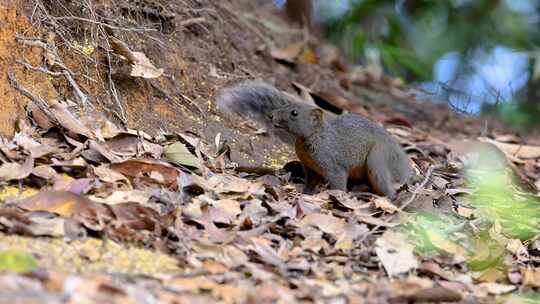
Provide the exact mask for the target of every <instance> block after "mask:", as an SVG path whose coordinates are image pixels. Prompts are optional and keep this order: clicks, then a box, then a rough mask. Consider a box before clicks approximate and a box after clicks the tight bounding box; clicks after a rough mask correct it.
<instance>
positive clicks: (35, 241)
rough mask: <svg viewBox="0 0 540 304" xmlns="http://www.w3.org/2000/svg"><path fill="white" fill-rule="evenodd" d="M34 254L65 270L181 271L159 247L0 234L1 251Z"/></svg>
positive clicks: (43, 264)
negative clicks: (148, 247) (148, 248)
mask: <svg viewBox="0 0 540 304" xmlns="http://www.w3.org/2000/svg"><path fill="white" fill-rule="evenodd" d="M7 249H17V250H22V251H25V252H28V253H31V254H32V255H33V256H34V258H35V260H36V262H37V264H38V267H44V268H47V269H54V270H57V271H61V272H69V273H73V272H77V273H81V274H84V273H91V272H117V273H137V274H148V275H150V274H156V273H171V272H177V271H179V270H180V269H179V267H178V263H177V261H176V260H175V259H174V258H172V257H170V256H168V255H165V254H162V253H159V252H156V251H155V250H147V249H142V248H136V247H129V246H127V245H120V244H117V243H115V242H113V241H109V240H107V241H103V240H99V239H95V238H86V239H82V240H77V241H73V242H70V243H66V242H65V241H63V240H61V239H53V238H40V237H32V238H28V237H22V236H18V235H6V234H3V233H0V250H7Z"/></svg>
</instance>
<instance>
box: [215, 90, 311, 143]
mask: <svg viewBox="0 0 540 304" xmlns="http://www.w3.org/2000/svg"><path fill="white" fill-rule="evenodd" d="M293 103H301V101H300V100H299V99H298V98H297V97H295V96H293V95H290V94H288V93H286V92H283V91H281V90H279V89H277V88H275V87H273V86H271V85H269V84H267V83H265V82H263V81H260V80H247V81H243V82H240V83H238V84H236V85H234V86H231V87H227V88H225V89H223V90H221V91H220V92H219V94H218V96H217V99H216V104H217V108H218V110H219V111H220V112H222V113H224V114H227V115H231V114H235V115H238V116H242V117H248V118H251V119H253V120H255V121H257V122H259V123H261V124H263V126H264V127H265V129H266V130H267V131H268V132H270V133H271V134H273V135H276V136H277V137H278V138H279V139H281V140H282V141H283V142H285V143H288V144H293V143H294V136H292V135H291V134H290V133H289V132H286V131H284V130H280V129H276V128H275V127H274V126H273V124H272V112H273V111H274V110H276V109H278V108H281V107H285V106H288V105H291V104H293ZM231 117H232V116H231Z"/></svg>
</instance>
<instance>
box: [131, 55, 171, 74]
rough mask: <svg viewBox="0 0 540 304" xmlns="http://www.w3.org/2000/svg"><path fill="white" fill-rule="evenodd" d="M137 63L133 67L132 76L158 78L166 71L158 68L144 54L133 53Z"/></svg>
mask: <svg viewBox="0 0 540 304" xmlns="http://www.w3.org/2000/svg"><path fill="white" fill-rule="evenodd" d="M133 55H134V56H135V60H136V61H135V63H134V64H133V65H132V68H133V69H132V70H131V76H133V77H142V78H158V77H159V76H161V75H163V72H164V70H163V69H158V68H156V67H155V66H154V65H153V64H152V62H150V59H148V57H146V55H145V54H144V53H141V52H133Z"/></svg>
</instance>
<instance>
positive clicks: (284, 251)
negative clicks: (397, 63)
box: [0, 5, 540, 303]
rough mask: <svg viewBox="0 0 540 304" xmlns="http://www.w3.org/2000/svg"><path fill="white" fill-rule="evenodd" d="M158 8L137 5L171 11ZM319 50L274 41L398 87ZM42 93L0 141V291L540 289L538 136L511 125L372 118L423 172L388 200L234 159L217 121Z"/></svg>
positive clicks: (124, 50) (346, 104)
mask: <svg viewBox="0 0 540 304" xmlns="http://www.w3.org/2000/svg"><path fill="white" fill-rule="evenodd" d="M156 7H157V8H156ZM156 7H153V8H152V9H150V10H147V11H145V14H148V13H150V14H153V15H154V16H157V17H156V18H157V20H161V21H163V20H169V19H170V18H171V16H169V15H167V14H165V13H164V11H163V10H161V11H160V9H159V5H157V6H156ZM126 9H128V10H129V9H133V8H132V7H129V8H126ZM172 18H173V19H174V15H173V17H172ZM185 22H187V21H185ZM192 22H193V24H197V23H198V22H199V21H196V20H195V21H192ZM184 24H185V26H189V25H190V24H191V22H187V23H184ZM203 28H204V27H203ZM107 38H108V39H109V42H111V44H112V49H113V52H114V53H115V55H119V56H121V57H122V60H124V61H127V63H128V64H129V66H128V68H129V71H128V75H130V76H133V77H137V78H145V79H148V80H151V79H153V80H155V79H158V78H162V77H164V76H165V75H164V70H163V69H161V68H157V67H156V66H154V65H153V64H152V63H151V60H150V59H149V58H148V56H146V55H145V54H144V53H142V52H134V51H132V50H131V49H130V47H128V46H127V44H126V43H124V42H122V41H121V40H119V39H117V38H116V37H113V36H112V35H110V36H108V37H107ZM316 52H317V50H316V49H315V48H314V47H313V46H312V45H311V44H308V43H307V42H293V43H289V44H288V46H286V47H284V48H278V47H273V48H271V49H270V50H269V55H270V56H271V57H272V58H274V59H275V60H276V61H278V62H279V63H283V64H285V65H287V66H295V67H300V66H302V65H303V64H313V63H317V61H319V60H320V61H321V62H326V63H327V64H328V65H331V66H333V69H335V70H336V73H337V75H339V78H341V80H344V81H343V83H342V85H344V86H345V85H347V86H349V85H351V84H353V83H354V84H357V85H358V84H360V85H365V86H369V85H373V86H377V85H383V86H384V87H385V88H387V89H388V90H389V91H390V92H391V94H392V95H393V96H401V97H403V96H406V95H407V94H406V92H405V91H404V90H402V83H401V82H400V81H399V79H392V78H389V77H386V76H382V74H381V71H377V70H376V69H375V68H374V67H371V66H368V67H366V68H363V67H357V68H355V69H353V71H350V72H348V71H347V68H346V67H344V66H343V64H340V63H339V62H338V61H340V60H339V57H338V58H336V56H335V55H332V54H331V55H327V56H328V58H324V57H323V58H319V57H318V56H316V55H318V54H315V53H316ZM46 55H47V56H49V57H50V56H52V55H54V56H53V57H54V58H52V57H51V58H49V59H50V60H53V61H58V59H59V58H57V57H58V55H57V54H52V53H51V52H50V51H47V54H46ZM58 63H61V61H58V62H57V63H55V64H56V65H58ZM214 69H217V68H216V67H214ZM211 70H212V69H211ZM220 70H221V67H220ZM214 74H215V73H214ZM340 82H341V81H340ZM293 84H294V85H295V87H296V88H297V89H298V90H299V91H300V93H301V94H302V95H303V97H304V99H305V100H306V102H314V103H315V104H317V105H318V106H320V107H322V108H326V109H329V110H330V111H334V112H338V113H341V112H343V111H350V112H357V113H360V114H364V115H366V113H369V111H368V110H369V108H368V107H365V106H362V105H360V104H358V103H355V102H353V101H351V100H349V99H348V98H345V97H343V96H342V95H340V94H337V93H334V91H333V90H322V91H317V92H313V91H311V90H310V89H309V88H307V87H304V86H302V85H301V84H299V83H297V82H295V83H293ZM79 98H81V96H79ZM31 105H32V104H31ZM47 106H48V107H45V108H43V107H39V105H37V106H36V104H34V105H33V109H31V111H29V112H31V113H32V116H33V121H32V122H27V121H24V122H23V123H20V124H19V126H20V128H19V130H18V133H16V134H15V136H14V137H13V138H12V139H7V138H1V140H0V151H1V153H0V162H1V165H0V181H1V184H0V187H1V188H2V189H0V190H1V192H0V194H1V195H0V231H1V233H2V234H1V235H0V239H1V241H0V258H1V259H2V260H1V261H0V263H1V264H0V267H3V269H5V270H8V269H11V270H12V271H6V272H2V273H0V294H1V295H4V294H8V295H10V297H11V299H27V300H34V301H36V302H37V301H39V300H41V301H47V300H50V301H51V302H59V303H67V302H96V303H97V302H102V301H108V302H122V303H123V302H130V301H131V302H135V301H140V300H141V299H145V302H148V303H184V302H187V303H191V302H198V303H205V302H208V303H215V302H223V303H266V302H269V303H270V302H286V303H289V302H329V303H364V302H365V303H388V302H422V301H424V302H426V301H427V302H458V301H466V300H470V299H474V301H477V302H479V303H491V302H493V301H494V299H499V300H509V301H517V303H527V302H525V301H528V300H529V299H534V297H535V295H534V294H533V295H532V296H531V295H530V294H529V293H528V292H534V291H537V289H538V288H540V287H539V286H538V278H539V277H540V275H539V273H540V271H539V269H540V268H539V261H540V259H539V256H540V255H539V252H540V245H539V241H538V235H539V231H538V227H540V225H539V224H538V219H539V218H540V216H538V215H539V210H538V209H539V208H538V206H537V205H538V201H539V198H538V193H537V190H536V188H535V186H534V184H536V185H539V184H540V170H538V168H540V166H539V164H540V162H539V158H540V154H539V153H538V151H540V148H539V147H538V146H534V145H532V144H521V142H520V139H519V138H516V137H515V136H513V135H512V134H497V135H496V136H492V137H493V138H486V137H480V138H478V139H477V140H475V143H476V144H474V145H471V142H470V141H456V142H447V141H444V140H442V139H438V138H435V137H433V136H432V135H430V134H428V133H426V132H422V131H421V130H420V129H417V128H415V127H412V125H413V124H412V123H411V122H410V120H407V119H406V118H403V117H400V116H392V117H387V116H381V117H376V118H377V119H379V120H380V121H384V122H385V123H386V124H388V125H392V126H391V127H389V128H388V129H389V131H390V132H391V133H392V134H393V135H395V136H396V137H397V139H398V141H399V142H400V144H402V145H403V146H404V147H405V148H406V149H407V151H408V153H409V155H410V156H411V157H412V159H413V161H414V163H415V166H416V170H417V172H418V173H419V179H418V180H417V181H415V182H412V183H411V184H409V185H406V186H405V187H403V188H402V189H400V191H399V196H398V199H397V200H396V201H394V202H391V201H388V200H387V199H385V198H381V197H377V196H375V195H373V194H370V193H367V192H365V191H363V190H360V191H353V192H350V193H344V192H340V191H330V190H325V191H323V192H321V193H320V194H317V195H305V194H302V193H300V192H299V191H297V189H300V188H301V187H297V186H298V185H297V184H296V183H295V182H294V181H293V180H292V179H291V178H290V176H289V175H287V174H281V173H282V172H278V173H274V171H265V173H262V174H253V173H248V172H245V173H242V172H241V170H235V164H233V163H231V162H230V160H229V159H227V158H226V157H224V156H225V154H226V153H224V152H223V151H221V152H219V151H220V148H224V147H223V146H222V145H221V144H222V142H221V138H220V136H219V135H220V134H221V133H220V134H218V136H216V138H215V147H214V145H208V144H206V143H205V141H204V140H203V139H202V138H198V137H197V136H196V135H194V134H193V133H189V135H188V134H178V133H176V134H168V133H162V134H159V135H158V136H150V135H147V134H144V133H143V132H140V131H136V130H129V129H125V128H122V127H119V126H117V125H116V124H114V123H112V122H111V121H109V120H107V119H104V118H103V117H102V116H100V115H99V114H98V113H94V112H93V111H87V112H85V113H76V112H75V110H74V107H73V103H72V102H70V101H69V100H65V101H60V100H56V99H53V100H48V101H47ZM485 144H489V148H486V147H487V146H486V145H485ZM477 146H478V147H484V148H485V149H484V148H479V149H476V148H475V147H477ZM471 148H473V149H471ZM479 151H480V152H479ZM486 151H488V152H486ZM489 151H491V152H489ZM258 172H263V171H258ZM486 172H487V173H486ZM531 184H532V186H531ZM20 236H27V238H21V239H19V238H20ZM21 240H26V241H28V240H31V241H30V242H31V243H32V244H31V245H28V244H26V245H22V244H21V242H22V241H21ZM34 240H35V242H32V241H34ZM53 243H54V244H56V245H58V246H57V247H55V246H54V245H51V244H53ZM63 244H65V245H66V246H64V248H65V247H67V248H70V249H72V250H71V251H70V254H71V255H72V257H70V259H73V260H74V261H76V262H73V263H72V264H69V263H68V265H67V266H66V265H60V264H61V261H62V259H56V257H60V256H62V253H61V251H62V250H63V249H62V248H63V247H62V245H63ZM81 244H86V245H81ZM80 246H81V247H80ZM12 248H21V249H15V251H14V250H13V249H12ZM6 261H7V262H6ZM99 261H105V263H104V264H105V265H101V266H98V267H94V265H95V264H96V262H99ZM122 263H124V264H129V266H127V267H119V264H120V266H122V265H124V264H122ZM108 264H109V265H108ZM74 265H75V266H76V267H72V266H74ZM36 266H37V267H36ZM516 290H519V291H520V293H515V291H516ZM521 292H523V294H522V293H521ZM508 294H511V295H510V296H508V297H506V298H505V297H496V296H504V295H508ZM0 297H2V296H0ZM519 301H522V302H519ZM512 303H513V302H512Z"/></svg>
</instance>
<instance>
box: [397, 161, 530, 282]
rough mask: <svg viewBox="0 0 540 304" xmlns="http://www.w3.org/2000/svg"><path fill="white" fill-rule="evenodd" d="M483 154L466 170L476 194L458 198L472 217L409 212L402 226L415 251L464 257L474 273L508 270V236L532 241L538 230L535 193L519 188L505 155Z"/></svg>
mask: <svg viewBox="0 0 540 304" xmlns="http://www.w3.org/2000/svg"><path fill="white" fill-rule="evenodd" d="M484 152H485V153H484V154H483V158H482V161H478V162H476V163H475V164H474V165H471V166H469V167H467V168H466V170H465V174H466V177H467V185H468V186H467V187H468V188H470V189H471V190H472V194H469V195H465V196H463V197H460V199H459V201H460V203H459V204H460V206H470V207H471V208H472V210H474V212H473V214H474V216H473V219H474V220H473V219H463V218H459V217H456V216H455V215H454V214H443V213H441V212H440V211H435V212H427V211H423V210H420V211H417V212H415V213H413V214H411V215H410V216H409V217H408V218H407V219H406V221H405V225H404V226H403V227H402V228H401V229H403V230H404V231H405V232H406V233H408V235H409V239H410V241H411V242H412V243H413V244H414V245H415V248H416V251H417V252H419V253H421V254H430V253H444V254H450V255H453V256H456V255H461V256H463V257H464V258H465V261H466V263H467V266H468V267H469V269H470V270H471V271H475V272H482V271H485V270H488V269H501V268H504V257H505V255H506V254H508V252H507V251H506V246H507V244H508V243H509V241H510V240H512V239H519V240H521V241H528V240H531V239H533V238H534V237H536V236H538V235H539V234H540V202H539V201H538V199H537V197H536V196H532V195H527V194H524V193H521V192H520V191H519V188H518V187H517V186H516V183H515V181H514V179H515V177H514V176H513V174H512V173H511V171H510V170H508V168H507V167H506V163H505V162H504V161H505V160H504V159H501V158H499V156H498V155H497V154H496V153H493V152H492V153H489V152H486V151H484ZM488 159H489V160H488ZM496 162H498V163H499V165H497V166H494V165H493V164H494V163H496ZM494 167H495V168H499V169H494ZM470 220H473V221H472V222H471V221H470ZM472 227H475V228H474V229H472Z"/></svg>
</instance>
